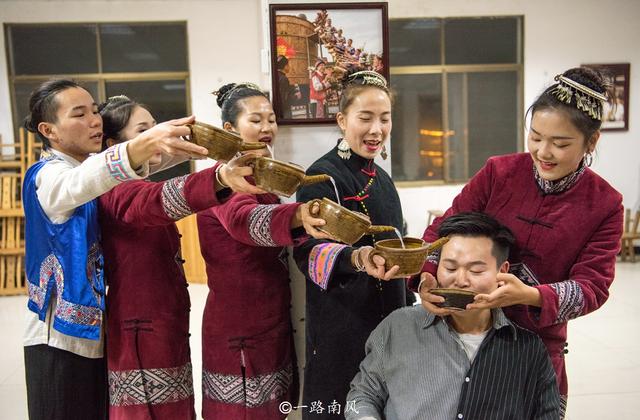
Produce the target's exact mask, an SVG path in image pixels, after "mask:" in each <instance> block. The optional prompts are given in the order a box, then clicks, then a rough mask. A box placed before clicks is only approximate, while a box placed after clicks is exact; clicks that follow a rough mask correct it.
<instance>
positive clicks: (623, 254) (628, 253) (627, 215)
mask: <svg viewBox="0 0 640 420" xmlns="http://www.w3.org/2000/svg"><path fill="white" fill-rule="evenodd" d="M639 222H640V210H639V211H636V212H635V216H634V217H633V218H631V209H626V210H625V212H624V231H623V233H622V249H621V251H620V259H621V260H622V261H626V260H627V257H629V259H630V260H631V262H636V250H635V246H634V244H633V242H634V241H636V240H639V239H640V232H638V224H639Z"/></svg>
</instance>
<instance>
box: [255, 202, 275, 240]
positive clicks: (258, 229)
mask: <svg viewBox="0 0 640 420" xmlns="http://www.w3.org/2000/svg"><path fill="white" fill-rule="evenodd" d="M276 207H278V205H277V204H259V205H257V206H256V207H255V208H254V209H253V210H251V212H250V213H249V236H251V239H253V241H254V242H255V243H256V244H258V245H259V246H277V244H276V243H275V242H274V241H273V238H272V236H271V216H272V214H273V210H275V208H276Z"/></svg>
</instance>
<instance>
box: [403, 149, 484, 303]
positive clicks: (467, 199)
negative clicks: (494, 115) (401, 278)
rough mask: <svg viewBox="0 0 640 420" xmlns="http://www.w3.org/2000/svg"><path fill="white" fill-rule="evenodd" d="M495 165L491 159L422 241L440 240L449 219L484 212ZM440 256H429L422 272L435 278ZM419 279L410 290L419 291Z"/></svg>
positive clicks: (411, 282) (425, 233) (412, 284)
mask: <svg viewBox="0 0 640 420" xmlns="http://www.w3.org/2000/svg"><path fill="white" fill-rule="evenodd" d="M494 165H495V160H494V159H493V158H490V159H489V160H488V161H487V163H486V164H485V165H484V167H482V169H480V171H479V172H478V173H477V174H476V175H475V176H474V177H473V178H471V179H470V180H469V182H468V183H467V185H465V186H464V188H463V189H462V191H460V194H458V195H457V196H456V198H454V199H453V203H452V205H451V207H449V209H448V210H447V211H446V212H445V213H444V214H443V215H442V216H440V217H436V218H435V219H434V220H433V222H432V223H431V225H430V226H427V229H426V230H425V231H424V234H423V235H422V239H423V240H424V241H425V242H427V243H431V242H434V241H436V240H437V239H438V227H439V226H440V224H441V223H442V222H443V221H444V220H445V219H446V218H447V217H449V216H452V215H454V214H458V213H462V212H466V211H484V209H485V207H486V205H487V202H488V201H489V196H490V194H491V188H492V183H493V176H494ZM439 255H440V254H439V252H438V251H436V252H435V253H432V254H431V255H429V256H428V257H427V261H426V262H425V263H424V266H423V267H422V272H425V271H426V272H428V273H431V274H433V276H434V277H435V275H436V271H437V269H438V259H439ZM419 279H420V276H414V277H411V278H410V279H409V280H408V282H407V286H408V287H409V289H411V290H412V291H417V290H418V284H419V281H420V280H419Z"/></svg>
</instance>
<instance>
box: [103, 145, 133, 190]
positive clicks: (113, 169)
mask: <svg viewBox="0 0 640 420" xmlns="http://www.w3.org/2000/svg"><path fill="white" fill-rule="evenodd" d="M126 147H127V145H126V144H116V145H115V146H112V147H110V148H109V149H107V151H106V153H105V154H104V158H105V160H106V162H107V169H108V170H109V175H111V176H112V177H113V179H115V180H116V181H120V182H123V181H127V180H130V179H131V178H132V177H131V176H129V174H128V173H127V170H126V169H125V167H124V159H123V153H127V151H126ZM121 149H122V150H121Z"/></svg>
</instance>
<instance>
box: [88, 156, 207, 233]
mask: <svg viewBox="0 0 640 420" xmlns="http://www.w3.org/2000/svg"><path fill="white" fill-rule="evenodd" d="M218 204H219V202H218V199H217V197H216V191H215V172H214V170H213V168H209V169H205V170H203V171H200V172H196V173H193V174H189V175H184V176H180V177H176V178H172V179H169V180H167V181H164V182H148V181H132V182H125V183H122V184H120V185H118V186H117V187H115V188H114V189H113V190H112V191H111V192H110V193H108V194H105V195H103V196H101V197H100V206H101V211H102V212H104V213H105V214H107V215H108V216H109V217H111V218H112V219H115V220H118V221H119V222H121V223H124V224H131V225H136V226H161V225H168V224H171V223H173V222H175V221H176V220H179V219H182V218H183V217H186V216H189V215H190V214H192V213H197V212H198V211H201V210H204V209H207V208H209V207H213V206H216V205H218Z"/></svg>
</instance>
